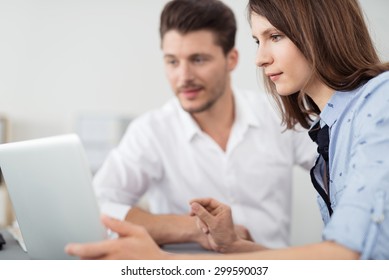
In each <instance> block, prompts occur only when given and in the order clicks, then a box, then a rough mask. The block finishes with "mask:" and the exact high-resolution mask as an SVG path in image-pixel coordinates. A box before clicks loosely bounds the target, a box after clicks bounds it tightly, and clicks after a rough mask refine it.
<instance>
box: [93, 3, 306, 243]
mask: <svg viewBox="0 0 389 280" xmlns="http://www.w3.org/2000/svg"><path fill="white" fill-rule="evenodd" d="M235 33H236V22H235V17H234V15H233V12H232V11H231V9H230V8H228V7H227V6H226V5H225V4H223V3H222V2H221V1H217V0H198V1H191V0H173V1H171V2H169V3H167V5H166V6H165V8H164V10H163V12H162V14H161V22H160V36H161V48H162V52H163V57H164V62H165V70H166V75H167V79H168V81H169V83H170V85H171V87H172V90H173V91H174V93H175V95H176V97H175V98H174V99H173V100H171V101H170V102H168V103H167V104H166V105H165V106H163V107H162V108H161V109H159V110H156V111H153V112H149V113H146V114H144V115H143V116H140V117H139V118H138V119H136V120H134V121H133V122H132V123H131V125H130V126H129V128H128V130H127V132H126V134H125V136H124V137H123V139H122V141H121V143H120V144H119V146H118V147H117V148H116V149H115V150H113V151H112V152H111V154H110V155H109V156H108V158H107V160H106V161H105V163H104V164H103V166H102V167H101V169H100V170H99V171H98V173H97V174H96V176H95V178H94V186H95V190H96V193H97V196H98V198H99V201H100V204H101V207H102V212H103V213H105V214H107V215H109V216H112V217H116V218H118V219H121V220H123V219H125V220H127V221H131V222H133V223H136V224H139V225H142V226H144V227H145V228H146V229H147V230H148V232H149V233H150V235H151V236H152V237H153V238H154V240H155V241H156V242H157V243H158V244H160V245H162V244H167V243H180V242H197V243H199V244H201V245H202V246H203V247H205V248H211V246H210V244H209V243H208V240H207V238H206V237H205V235H204V234H203V233H202V232H201V231H200V230H199V229H198V227H197V225H196V219H195V217H191V216H190V215H188V213H189V206H188V202H189V201H190V200H191V199H194V198H197V197H204V196H206V197H214V198H216V199H218V200H220V201H222V202H223V203H226V204H228V205H230V206H231V208H232V210H233V211H232V213H234V216H233V219H234V222H235V224H236V226H235V228H236V231H237V233H238V234H239V235H240V236H243V238H245V239H250V238H251V237H252V238H253V239H254V240H255V241H256V242H258V243H260V244H263V245H264V246H266V247H272V248H278V247H283V246H286V245H288V242H289V228H290V218H291V217H290V208H291V184H292V167H293V165H295V164H298V165H301V166H304V167H306V168H308V167H310V166H311V165H312V164H313V158H314V145H313V143H311V141H310V140H309V139H308V137H307V135H306V132H292V131H284V130H285V128H284V127H282V126H280V119H279V118H278V117H277V115H276V114H275V113H274V110H273V108H271V106H270V105H269V103H268V101H267V98H266V96H264V95H261V94H259V93H256V92H248V91H241V90H237V89H234V88H233V87H232V85H231V72H232V71H233V70H234V68H235V67H236V65H237V63H238V52H237V50H236V49H235V47H234V45H235ZM302 142H303V143H306V144H305V145H302V144H301V143H302ZM146 192H148V200H149V207H150V212H148V211H146V210H142V209H141V208H139V207H137V206H136V204H137V202H138V201H139V199H140V198H141V197H142V196H143V195H144V194H145V193H146ZM240 225H242V226H240ZM250 234H251V237H250Z"/></svg>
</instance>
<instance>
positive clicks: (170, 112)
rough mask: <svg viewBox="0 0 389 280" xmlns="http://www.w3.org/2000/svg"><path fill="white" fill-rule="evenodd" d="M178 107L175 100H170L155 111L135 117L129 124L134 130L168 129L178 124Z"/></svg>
mask: <svg viewBox="0 0 389 280" xmlns="http://www.w3.org/2000/svg"><path fill="white" fill-rule="evenodd" d="M178 115H179V106H178V104H177V100H176V99H175V98H172V99H170V100H168V101H167V102H166V103H165V104H164V105H162V106H161V107H159V108H157V109H153V110H149V111H147V112H145V113H143V114H141V115H139V116H138V117H136V118H135V119H134V120H133V121H132V123H131V124H130V125H131V126H132V127H136V128H142V129H146V128H150V129H155V128H157V127H169V126H172V125H174V124H175V123H177V122H178V119H179V116H178Z"/></svg>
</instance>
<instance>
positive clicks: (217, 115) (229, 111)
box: [192, 92, 235, 151]
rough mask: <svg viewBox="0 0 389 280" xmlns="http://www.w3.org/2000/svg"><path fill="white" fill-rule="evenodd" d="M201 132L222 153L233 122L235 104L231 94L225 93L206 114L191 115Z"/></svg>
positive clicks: (225, 147)
mask: <svg viewBox="0 0 389 280" xmlns="http://www.w3.org/2000/svg"><path fill="white" fill-rule="evenodd" d="M192 117H193V118H194V120H195V121H196V122H197V124H198V125H199V127H200V128H201V130H202V131H203V132H204V133H206V134H208V135H209V136H210V137H211V138H212V139H213V140H214V141H215V142H216V143H217V144H218V145H219V146H220V148H221V149H222V150H223V151H226V149H227V143H228V139H229V136H230V132H231V129H232V125H233V123H234V120H235V103H234V97H233V95H232V93H231V92H230V93H228V94H227V93H226V94H225V96H223V98H222V99H221V100H219V102H217V103H215V104H214V106H212V108H210V109H209V110H207V111H206V112H201V113H198V114H192Z"/></svg>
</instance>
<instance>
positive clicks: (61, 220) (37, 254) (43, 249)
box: [0, 134, 106, 259]
mask: <svg viewBox="0 0 389 280" xmlns="http://www.w3.org/2000/svg"><path fill="white" fill-rule="evenodd" d="M0 168H1V170H2V173H3V177H4V180H5V183H6V185H7V188H8V192H9V196H10V199H11V202H12V205H13V208H14V211H15V214H16V218H17V221H18V223H19V227H20V230H21V233H22V236H23V239H24V242H25V244H26V248H27V252H28V254H29V256H30V257H31V258H33V259H72V258H73V257H70V256H69V255H67V254H66V253H65V252H64V247H65V245H66V244H68V243H69V242H81V243H82V242H93V241H99V240H103V239H104V238H105V236H106V230H105V229H104V227H103V225H102V224H101V222H100V213H99V208H98V205H97V201H96V197H95V194H94V192H93V188H92V179H91V178H92V176H91V172H90V169H89V166H88V164H87V159H86V156H85V152H84V150H83V147H82V144H81V141H80V139H79V138H78V136H77V135H76V134H67V135H61V136H54V137H48V138H41V139H35V140H28V141H21V142H14V143H7V144H2V145H0Z"/></svg>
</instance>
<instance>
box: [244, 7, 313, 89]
mask: <svg viewBox="0 0 389 280" xmlns="http://www.w3.org/2000/svg"><path fill="white" fill-rule="evenodd" d="M251 29H252V35H253V38H254V39H255V40H256V42H257V44H258V49H257V53H256V59H255V63H256V65H257V66H258V67H262V68H263V72H264V75H266V77H267V78H268V79H270V81H271V82H272V83H274V85H275V87H276V89H277V92H278V94H280V95H284V96H287V95H290V94H293V93H295V92H298V91H300V90H301V89H303V88H304V89H305V90H307V91H309V88H308V87H307V86H308V85H307V82H308V81H309V80H310V78H311V76H312V69H311V67H310V64H309V63H308V61H307V59H306V58H305V57H304V56H303V54H302V53H301V51H300V50H299V49H298V48H297V47H296V45H295V44H294V43H293V42H292V41H291V40H290V39H289V38H288V37H286V36H285V35H284V34H283V33H282V32H281V31H280V30H277V29H276V28H275V27H274V26H273V25H271V24H270V22H269V21H268V20H267V19H266V18H265V17H263V16H260V15H258V14H256V13H252V14H251Z"/></svg>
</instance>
